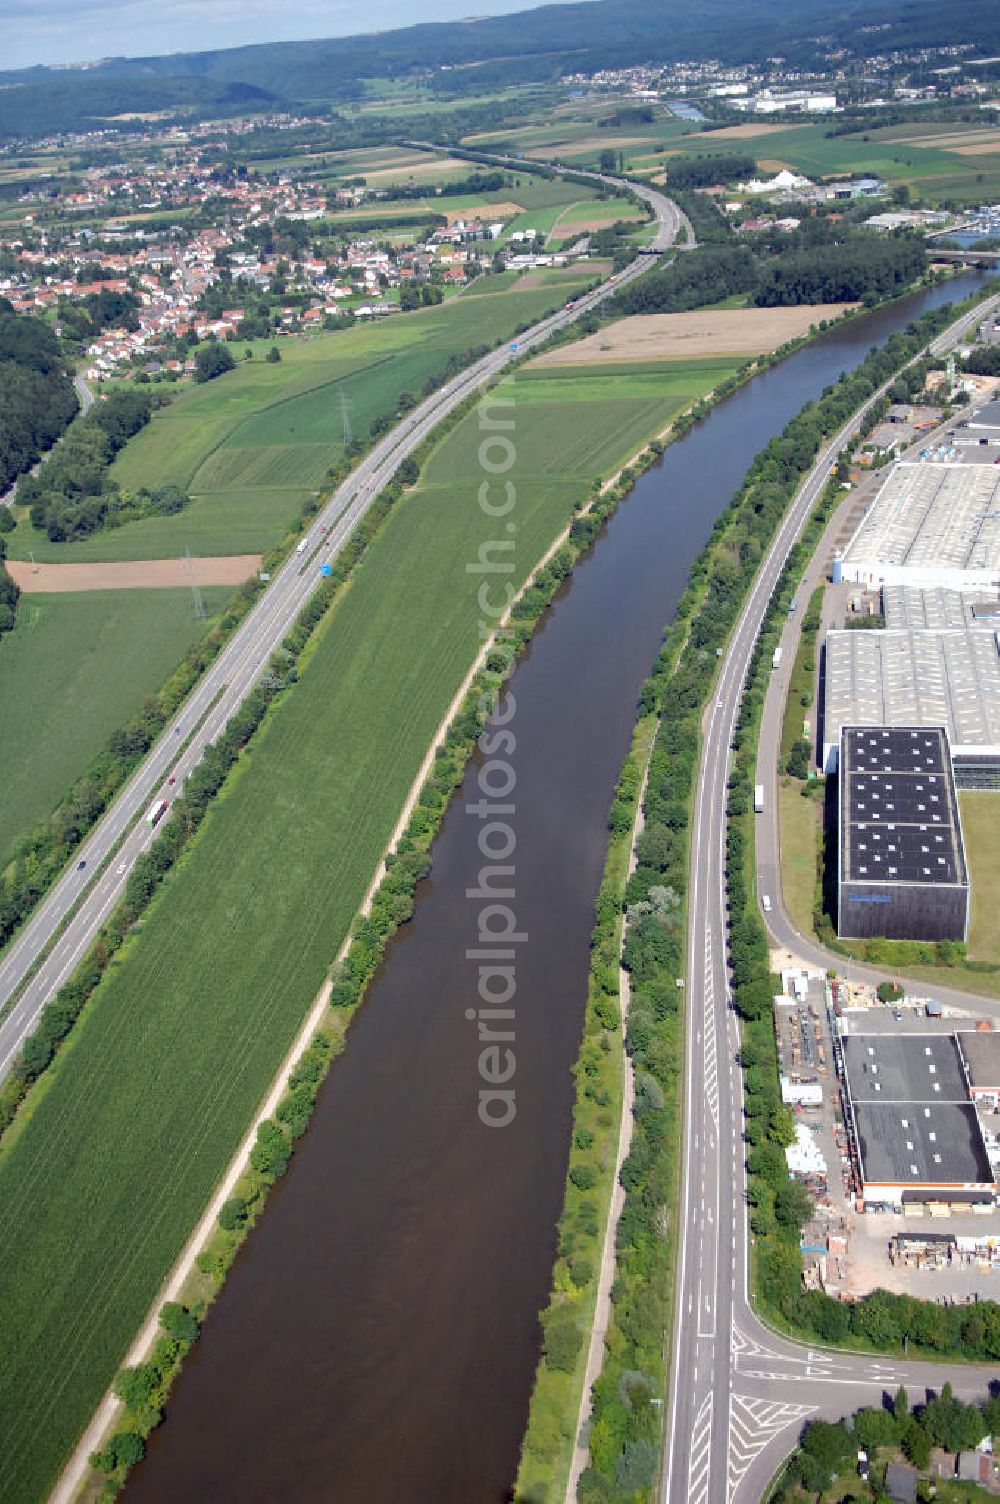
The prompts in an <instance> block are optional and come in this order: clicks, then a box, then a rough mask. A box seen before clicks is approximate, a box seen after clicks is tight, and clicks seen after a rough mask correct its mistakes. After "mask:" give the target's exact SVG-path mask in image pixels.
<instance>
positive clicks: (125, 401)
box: [17, 389, 177, 543]
mask: <svg viewBox="0 0 1000 1504" xmlns="http://www.w3.org/2000/svg"><path fill="white" fill-rule="evenodd" d="M164 400H168V399H166V398H165V396H161V397H153V396H152V395H151V394H150V393H149V392H147V391H142V390H136V389H132V390H129V391H116V392H112V393H111V394H110V395H109V396H107V397H103V398H101V399H100V401H98V402H95V403H94V405H93V407H92V408H91V410H90V412H89V413H87V415H86V417H81V418H78V419H77V420H76V422H75V423H74V424H73V425H72V427H71V428H70V429H69V430H68V431H67V433H66V437H65V439H64V440H63V442H62V444H61V445H60V446H59V448H58V449H57V450H56V451H55V452H54V453H53V454H52V456H51V458H50V459H49V461H48V463H47V464H45V465H43V466H42V467H41V469H40V470H39V472H38V474H37V475H25V476H22V477H21V480H20V482H19V483H18V487H17V500H18V502H19V503H20V504H21V505H22V506H27V507H29V508H30V515H31V525H32V527H36V528H38V529H39V530H40V531H42V532H44V533H46V535H47V536H48V538H49V539H50V541H51V542H53V543H62V542H64V541H66V540H71V539H75V538H85V537H87V536H88V535H89V534H90V533H94V532H96V531H97V530H98V529H99V528H101V527H104V526H106V525H112V526H114V525H117V524H118V523H120V522H122V521H125V520H127V515H138V514H137V513H136V512H135V509H134V507H133V508H132V509H131V511H130V509H129V504H128V503H123V500H122V496H121V492H120V487H119V485H118V482H117V481H115V480H112V479H111V477H110V475H109V473H108V472H109V469H110V466H111V462H112V460H113V459H114V457H115V455H116V454H117V453H118V451H119V450H120V449H122V448H123V447H124V445H125V444H126V443H127V442H128V440H129V439H130V438H132V437H133V435H135V434H137V433H138V432H139V430H140V429H141V428H145V426H146V424H147V423H148V422H149V419H150V416H151V415H152V412H153V409H154V408H155V407H157V406H159V405H160V404H161V402H162V401H164ZM175 491H176V487H167V488H165V493H166V492H169V496H166V499H165V502H164V505H163V506H162V507H161V506H160V502H159V498H160V496H161V493H160V492H155V493H147V494H149V495H151V496H152V497H153V498H154V499H153V501H152V503H151V507H150V510H152V511H157V510H166V511H176V510H177V506H176V496H175V495H174V494H173V493H174V492H175ZM123 513H124V514H127V515H123Z"/></svg>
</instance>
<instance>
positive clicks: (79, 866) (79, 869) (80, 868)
mask: <svg viewBox="0 0 1000 1504" xmlns="http://www.w3.org/2000/svg"><path fill="white" fill-rule="evenodd" d="M86 865H87V863H86V861H82V862H77V864H76V870H77V872H82V871H83V869H84V867H86Z"/></svg>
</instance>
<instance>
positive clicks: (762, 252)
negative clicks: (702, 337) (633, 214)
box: [614, 233, 927, 314]
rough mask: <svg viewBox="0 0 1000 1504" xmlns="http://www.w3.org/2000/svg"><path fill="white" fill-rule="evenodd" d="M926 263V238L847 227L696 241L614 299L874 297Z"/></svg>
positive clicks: (670, 308)
mask: <svg viewBox="0 0 1000 1504" xmlns="http://www.w3.org/2000/svg"><path fill="white" fill-rule="evenodd" d="M926 265H927V255H926V252H925V250H924V246H923V242H922V241H920V240H918V239H916V238H915V237H911V236H905V235H904V236H899V237H893V238H891V239H886V238H883V237H881V236H879V237H876V236H874V235H870V234H869V235H866V234H863V233H861V234H849V235H848V236H847V237H845V238H844V239H842V240H829V241H827V242H826V243H823V242H818V243H817V242H816V241H813V242H812V243H809V244H807V243H806V241H805V239H803V238H799V239H793V240H792V241H791V243H790V245H789V247H788V248H787V249H785V250H780V251H778V252H772V251H770V249H769V248H768V247H766V246H760V247H755V248H754V249H751V248H750V247H749V246H746V245H706V246H699V247H698V248H697V250H695V251H692V252H691V253H690V255H686V256H679V257H677V259H676V260H674V261H672V262H670V263H669V264H668V265H666V266H664V267H663V268H662V269H660V268H658V269H657V270H656V271H655V272H652V273H650V275H648V276H646V277H641V278H640V279H639V280H638V281H637V282H633V283H631V284H630V286H628V287H626V288H625V289H624V290H623V291H622V292H620V293H619V294H618V296H617V297H616V298H615V300H614V306H615V309H616V311H617V312H619V313H622V314H632V313H680V312H683V311H684V310H685V309H688V308H698V307H700V306H701V305H703V304H705V303H717V302H719V301H721V299H723V298H728V297H732V296H733V295H734V294H736V293H748V294H749V295H750V301H751V302H753V303H755V304H756V305H757V306H758V307H761V308H774V307H778V306H787V305H790V304H798V303H854V302H867V303H875V302H878V301H879V300H880V299H881V298H884V297H888V296H890V295H891V294H892V293H894V292H897V291H899V290H900V289H901V288H902V287H905V286H908V285H909V284H910V283H911V282H913V281H914V280H915V279H916V278H917V277H919V276H920V275H921V273H922V272H923V271H924V269H925V267H926Z"/></svg>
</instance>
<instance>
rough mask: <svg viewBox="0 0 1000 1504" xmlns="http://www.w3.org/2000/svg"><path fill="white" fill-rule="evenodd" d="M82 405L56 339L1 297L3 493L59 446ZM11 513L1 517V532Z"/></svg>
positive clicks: (0, 469) (0, 455)
mask: <svg viewBox="0 0 1000 1504" xmlns="http://www.w3.org/2000/svg"><path fill="white" fill-rule="evenodd" d="M77 407H78V403H77V398H76V393H75V392H74V390H73V381H72V378H71V376H70V374H69V372H68V370H67V369H66V365H65V362H64V361H63V359H62V356H61V354H60V352H59V345H58V342H57V340H56V337H55V335H54V334H53V333H52V330H51V329H50V328H49V327H48V325H47V324H44V323H43V322H42V320H41V319H36V318H31V317H30V316H28V315H26V314H18V313H15V312H14V309H13V307H12V305H11V304H10V303H9V302H8V301H7V299H6V298H0V495H3V494H4V492H6V491H7V490H8V489H9V487H10V486H11V484H12V482H13V481H15V480H16V479H17V477H18V476H19V475H21V474H23V472H24V471H25V470H28V469H29V468H30V467H31V466H32V465H33V464H34V463H35V461H36V460H37V459H38V458H39V456H40V455H42V454H44V452H45V451H46V450H47V449H48V448H49V447H50V446H51V445H52V444H53V443H54V442H55V440H56V439H57V438H58V437H59V435H60V434H61V433H62V431H63V429H64V428H65V427H66V425H67V423H68V422H69V421H70V419H71V418H72V417H73V414H74V413H75V412H76V410H77ZM9 515H10V514H9V512H8V511H7V509H6V508H5V507H4V508H3V509H2V514H0V528H3V527H4V524H5V522H6V519H7V518H8V517H9Z"/></svg>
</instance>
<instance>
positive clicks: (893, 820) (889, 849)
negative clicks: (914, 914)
mask: <svg viewBox="0 0 1000 1504" xmlns="http://www.w3.org/2000/svg"><path fill="white" fill-rule="evenodd" d="M840 758H841V766H840V882H841V886H843V885H844V884H847V883H853V884H859V883H860V884H864V883H875V884H880V885H881V884H885V883H895V884H900V883H906V884H919V885H921V886H922V885H925V884H939V885H945V886H953V887H955V886H960V887H965V886H966V885H967V883H968V876H967V872H966V866H965V851H964V848H963V845H962V831H961V826H960V824H959V819H958V804H957V801H956V797H955V786H954V780H953V778H952V771H951V757H950V755H949V752H948V744H947V741H946V738H945V734H944V732H943V731H942V730H941V728H940V727H934V728H931V727H898V728H889V727H885V726H877V727H870V728H869V727H860V726H854V727H845V728H844V731H843V735H842V737H841V749H840Z"/></svg>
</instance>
